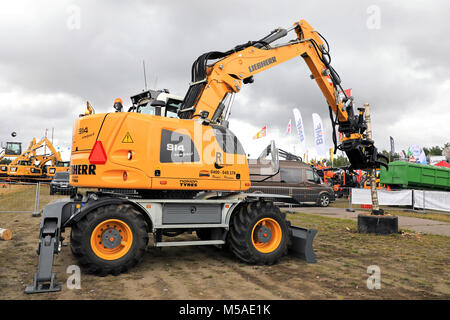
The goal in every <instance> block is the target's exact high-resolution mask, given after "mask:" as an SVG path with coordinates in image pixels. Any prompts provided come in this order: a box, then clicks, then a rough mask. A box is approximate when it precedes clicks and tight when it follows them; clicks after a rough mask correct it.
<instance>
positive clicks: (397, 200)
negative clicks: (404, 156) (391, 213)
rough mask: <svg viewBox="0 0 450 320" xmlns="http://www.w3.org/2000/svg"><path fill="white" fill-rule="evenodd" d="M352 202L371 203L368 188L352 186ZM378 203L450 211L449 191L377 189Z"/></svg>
mask: <svg viewBox="0 0 450 320" xmlns="http://www.w3.org/2000/svg"><path fill="white" fill-rule="evenodd" d="M351 193H352V197H351V203H352V204H360V205H368V204H372V198H371V195H370V190H369V189H358V188H352V190H351ZM377 193H378V201H379V204H380V205H385V206H411V207H412V208H420V209H424V210H425V209H430V210H439V211H448V212H450V192H444V191H429V190H410V189H406V190H396V191H386V190H377Z"/></svg>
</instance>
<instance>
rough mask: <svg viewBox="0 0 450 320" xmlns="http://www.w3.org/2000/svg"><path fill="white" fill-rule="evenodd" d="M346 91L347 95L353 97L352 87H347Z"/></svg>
mask: <svg viewBox="0 0 450 320" xmlns="http://www.w3.org/2000/svg"><path fill="white" fill-rule="evenodd" d="M344 92H345V95H346V96H347V97H351V96H352V89H351V88H350V89H347V90H344Z"/></svg>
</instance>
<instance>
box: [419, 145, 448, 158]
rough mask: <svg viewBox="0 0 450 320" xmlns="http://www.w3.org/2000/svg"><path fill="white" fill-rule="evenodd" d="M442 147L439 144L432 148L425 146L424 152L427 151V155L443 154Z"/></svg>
mask: <svg viewBox="0 0 450 320" xmlns="http://www.w3.org/2000/svg"><path fill="white" fill-rule="evenodd" d="M442 150H443V149H442V148H440V147H439V146H434V147H431V148H426V147H425V148H423V152H425V155H426V156H441V155H442Z"/></svg>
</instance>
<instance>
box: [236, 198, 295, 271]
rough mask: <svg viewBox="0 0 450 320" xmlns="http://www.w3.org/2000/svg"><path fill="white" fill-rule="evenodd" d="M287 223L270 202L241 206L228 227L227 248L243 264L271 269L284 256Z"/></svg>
mask: <svg viewBox="0 0 450 320" xmlns="http://www.w3.org/2000/svg"><path fill="white" fill-rule="evenodd" d="M289 232H290V231H289V223H288V221H286V216H285V214H283V213H281V211H280V209H279V208H278V207H277V206H274V205H273V203H272V202H263V201H258V202H251V203H249V204H248V205H245V206H241V207H240V209H239V212H237V213H236V214H235V215H234V216H233V218H232V223H231V225H230V237H229V241H230V243H229V244H230V247H231V250H232V252H233V253H234V254H235V255H236V256H237V257H238V258H239V259H240V260H242V261H244V262H247V263H249V264H258V265H271V264H274V263H276V262H277V261H278V260H279V259H280V258H281V257H282V256H283V255H284V254H286V252H287V247H288V242H289V239H290V234H289Z"/></svg>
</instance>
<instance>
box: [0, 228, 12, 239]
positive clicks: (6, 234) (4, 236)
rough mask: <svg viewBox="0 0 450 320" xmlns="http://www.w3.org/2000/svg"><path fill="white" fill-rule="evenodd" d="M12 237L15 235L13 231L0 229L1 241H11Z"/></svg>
mask: <svg viewBox="0 0 450 320" xmlns="http://www.w3.org/2000/svg"><path fill="white" fill-rule="evenodd" d="M12 235H13V234H12V231H11V230H9V229H2V228H0V239H2V240H11V238H12Z"/></svg>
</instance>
